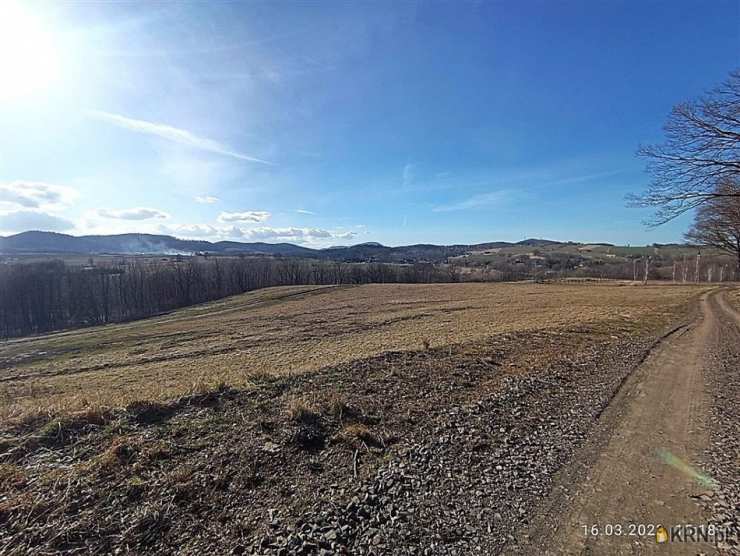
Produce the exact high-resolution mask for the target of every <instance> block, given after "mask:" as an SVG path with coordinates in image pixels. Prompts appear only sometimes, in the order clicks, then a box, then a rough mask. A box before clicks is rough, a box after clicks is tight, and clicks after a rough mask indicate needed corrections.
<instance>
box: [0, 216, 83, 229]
mask: <svg viewBox="0 0 740 556" xmlns="http://www.w3.org/2000/svg"><path fill="white" fill-rule="evenodd" d="M73 228H74V223H73V222H72V221H70V220H67V219H66V218H62V217H60V216H55V215H53V214H49V213H46V212H43V211H40V210H16V211H12V212H5V213H0V231H2V232H3V233H15V232H26V231H29V230H36V231H42V232H64V231H67V230H71V229H73Z"/></svg>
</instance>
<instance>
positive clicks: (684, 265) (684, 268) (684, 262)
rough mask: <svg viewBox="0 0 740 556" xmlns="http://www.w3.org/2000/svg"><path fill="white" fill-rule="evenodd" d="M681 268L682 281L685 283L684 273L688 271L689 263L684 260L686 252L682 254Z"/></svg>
mask: <svg viewBox="0 0 740 556" xmlns="http://www.w3.org/2000/svg"><path fill="white" fill-rule="evenodd" d="M681 270H682V271H683V283H684V284H685V283H686V275H687V274H688V273H689V264H688V262H687V261H686V253H684V254H683V265H682V266H681Z"/></svg>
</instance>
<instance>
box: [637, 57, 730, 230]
mask: <svg viewBox="0 0 740 556" xmlns="http://www.w3.org/2000/svg"><path fill="white" fill-rule="evenodd" d="M664 130H665V135H666V140H665V142H664V143H662V144H660V145H644V146H641V147H640V148H639V150H638V155H640V156H642V157H645V158H646V159H647V171H648V173H649V174H650V175H651V176H652V178H653V180H652V183H651V184H650V186H649V187H648V189H647V191H646V192H645V193H643V194H639V195H631V196H630V197H629V200H630V204H631V205H632V206H639V207H654V208H656V209H657V210H656V213H655V215H654V217H653V219H652V220H651V221H650V224H651V225H654V226H657V225H660V224H664V223H665V222H668V221H669V220H672V219H673V218H676V217H677V216H679V215H680V214H683V213H685V212H687V211H689V210H691V209H694V208H697V207H699V206H701V205H702V204H704V203H706V202H708V201H709V200H710V199H715V198H717V197H725V196H729V197H737V196H738V195H740V193H738V192H737V191H729V192H723V191H720V190H718V189H717V184H719V183H722V182H728V181H729V182H732V183H740V70H736V71H733V72H732V73H731V74H730V76H729V78H728V79H727V81H725V82H724V83H723V84H722V85H720V86H719V87H717V88H715V89H713V90H712V91H710V92H709V93H707V94H706V95H705V96H703V97H701V98H699V99H698V100H695V101H690V102H684V103H681V104H679V105H677V106H675V107H674V108H673V110H672V112H671V114H670V115H669V116H668V120H667V122H666V124H665V126H664Z"/></svg>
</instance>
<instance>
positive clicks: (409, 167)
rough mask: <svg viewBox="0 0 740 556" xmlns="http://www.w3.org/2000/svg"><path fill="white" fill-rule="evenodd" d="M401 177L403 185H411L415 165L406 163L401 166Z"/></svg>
mask: <svg viewBox="0 0 740 556" xmlns="http://www.w3.org/2000/svg"><path fill="white" fill-rule="evenodd" d="M401 177H402V178H403V186H404V187H407V186H409V185H411V184H412V183H413V182H414V179H415V178H416V165H415V164H406V165H405V166H404V167H403V172H402V173H401Z"/></svg>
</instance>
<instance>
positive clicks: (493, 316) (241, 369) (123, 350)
mask: <svg viewBox="0 0 740 556" xmlns="http://www.w3.org/2000/svg"><path fill="white" fill-rule="evenodd" d="M705 290H706V288H702V287H694V286H666V285H654V286H653V285H650V286H647V287H635V286H630V285H626V284H609V285H603V284H602V285H582V284H580V285H579V284H574V285H538V284H524V283H520V284H439V285H365V286H340V287H334V286H302V287H284V288H270V289H266V290H262V291H259V292H254V293H250V294H245V295H242V296H237V297H233V298H229V299H226V300H222V301H219V302H214V303H210V304H207V305H202V306H198V307H192V308H188V309H184V310H180V311H177V312H174V313H172V314H169V315H165V316H161V317H157V318H152V319H148V320H145V321H138V322H133V323H126V324H118V325H109V326H103V327H95V328H88V329H83V330H77V331H70V332H64V333H58V334H52V335H48V336H40V337H33V338H26V339H20V340H11V341H7V342H4V343H0V416H2V417H3V418H4V419H11V420H12V419H13V418H14V417H19V416H21V415H23V414H25V413H28V412H36V411H47V412H57V411H76V410H83V409H85V408H88V407H95V408H99V407H120V406H125V405H126V404H129V403H131V402H133V401H141V400H168V399H172V398H175V397H178V396H181V395H184V394H189V393H193V392H198V391H203V390H206V389H209V388H213V387H215V386H216V385H219V384H227V385H230V386H235V387H249V386H250V385H251V384H252V381H253V380H254V379H255V378H258V377H260V376H264V375H265V374H286V373H303V372H307V371H313V370H317V369H319V368H322V367H326V366H333V365H336V364H338V363H344V362H348V361H351V360H355V359H361V358H366V357H370V356H373V355H377V354H379V353H382V352H387V351H399V350H401V351H407V350H422V349H429V348H438V347H441V346H446V345H455V346H461V345H463V346H464V345H466V344H471V343H474V342H479V341H482V340H485V339H486V338H490V337H492V336H494V335H499V334H502V333H510V332H512V333H513V332H521V331H530V330H547V331H562V332H563V333H574V334H578V333H584V332H589V331H590V332H593V331H599V333H601V334H610V333H617V332H620V331H621V332H625V331H638V330H640V329H643V328H647V327H649V328H653V329H655V328H657V327H660V326H664V325H666V324H668V323H669V322H670V321H672V320H674V319H675V318H676V317H677V316H678V315H680V314H682V313H683V312H684V311H685V310H686V308H687V306H688V302H689V301H690V300H691V299H693V298H695V297H696V296H697V295H698V294H699V293H701V292H702V291H705Z"/></svg>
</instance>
